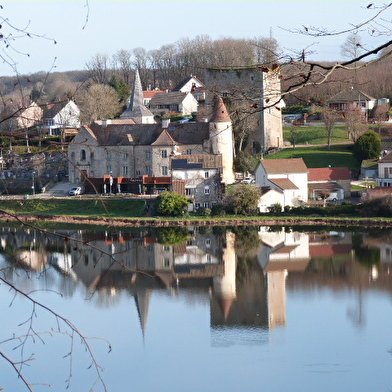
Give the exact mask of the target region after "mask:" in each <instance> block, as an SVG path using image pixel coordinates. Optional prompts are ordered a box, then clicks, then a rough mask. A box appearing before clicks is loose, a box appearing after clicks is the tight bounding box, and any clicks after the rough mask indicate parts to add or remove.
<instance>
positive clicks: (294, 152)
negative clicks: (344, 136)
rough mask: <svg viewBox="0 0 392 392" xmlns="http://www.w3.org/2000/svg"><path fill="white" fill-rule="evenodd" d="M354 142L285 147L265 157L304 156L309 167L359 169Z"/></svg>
mask: <svg viewBox="0 0 392 392" xmlns="http://www.w3.org/2000/svg"><path fill="white" fill-rule="evenodd" d="M352 148H353V145H352V144H347V145H332V146H331V150H328V147H327V146H317V147H297V148H285V149H284V150H282V151H279V152H277V153H275V154H272V155H267V156H265V157H264V159H285V158H303V160H304V161H305V164H306V166H307V167H309V168H314V167H328V166H331V167H348V168H349V169H350V170H359V168H360V166H359V163H358V161H357V160H356V159H355V158H354V156H353V154H352Z"/></svg>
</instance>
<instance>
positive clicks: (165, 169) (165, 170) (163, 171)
mask: <svg viewBox="0 0 392 392" xmlns="http://www.w3.org/2000/svg"><path fill="white" fill-rule="evenodd" d="M162 175H163V176H167V166H162Z"/></svg>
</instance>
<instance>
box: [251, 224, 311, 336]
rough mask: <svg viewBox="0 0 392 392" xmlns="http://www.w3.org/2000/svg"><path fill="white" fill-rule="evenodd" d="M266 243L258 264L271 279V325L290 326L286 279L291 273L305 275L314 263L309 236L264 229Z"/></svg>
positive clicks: (269, 285)
mask: <svg viewBox="0 0 392 392" xmlns="http://www.w3.org/2000/svg"><path fill="white" fill-rule="evenodd" d="M259 238H260V239H261V240H262V241H263V246H262V247H261V249H260V251H259V254H258V260H259V263H260V265H261V266H262V268H263V271H264V273H265V274H266V275H267V285H268V289H267V290H268V291H267V292H268V297H267V299H268V325H269V328H270V329H272V328H275V327H277V326H278V325H285V324H286V277H287V275H288V272H289V271H303V270H305V268H306V266H307V265H308V263H309V261H310V254H309V235H308V234H306V233H297V232H291V231H287V232H286V231H285V230H281V231H274V232H271V231H269V229H268V228H264V229H263V228H261V229H260V231H259Z"/></svg>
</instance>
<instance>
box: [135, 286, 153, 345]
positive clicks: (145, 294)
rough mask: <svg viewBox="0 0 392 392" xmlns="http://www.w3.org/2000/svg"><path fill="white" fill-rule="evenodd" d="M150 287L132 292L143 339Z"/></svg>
mask: <svg viewBox="0 0 392 392" xmlns="http://www.w3.org/2000/svg"><path fill="white" fill-rule="evenodd" d="M151 293H152V290H151V289H143V288H141V289H139V290H138V291H136V293H135V294H134V298H135V303H136V308H137V313H138V316H139V320H140V327H141V329H142V334H143V339H144V335H145V333H146V328H147V319H148V308H149V305H150V297H151Z"/></svg>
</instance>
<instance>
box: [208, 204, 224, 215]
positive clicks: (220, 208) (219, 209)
mask: <svg viewBox="0 0 392 392" xmlns="http://www.w3.org/2000/svg"><path fill="white" fill-rule="evenodd" d="M211 215H212V216H225V215H226V210H225V207H224V205H223V204H215V205H213V206H212V208H211Z"/></svg>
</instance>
